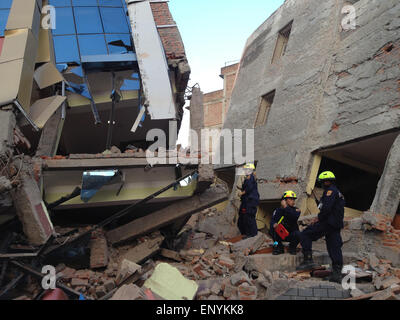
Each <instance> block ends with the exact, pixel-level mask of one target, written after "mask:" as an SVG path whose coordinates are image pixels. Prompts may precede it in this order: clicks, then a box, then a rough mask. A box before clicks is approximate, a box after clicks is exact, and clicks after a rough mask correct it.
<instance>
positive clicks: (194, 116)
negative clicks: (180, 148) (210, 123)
mask: <svg viewBox="0 0 400 320" xmlns="http://www.w3.org/2000/svg"><path fill="white" fill-rule="evenodd" d="M190 128H191V129H192V130H194V131H196V133H197V137H196V138H197V141H194V139H195V137H193V136H192V135H191V136H190V146H191V150H192V151H194V152H196V151H200V150H201V129H203V128H204V104H203V92H201V90H200V88H193V91H192V99H191V100H190ZM196 142H197V143H196ZM195 145H197V148H194V146H195ZM193 148H194V149H196V150H193Z"/></svg>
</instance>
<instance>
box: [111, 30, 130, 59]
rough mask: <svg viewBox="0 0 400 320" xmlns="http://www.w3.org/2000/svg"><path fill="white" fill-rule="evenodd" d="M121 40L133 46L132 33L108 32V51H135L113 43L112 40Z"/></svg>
mask: <svg viewBox="0 0 400 320" xmlns="http://www.w3.org/2000/svg"><path fill="white" fill-rule="evenodd" d="M118 40H121V41H122V42H123V43H124V45H125V46H129V47H131V46H132V42H131V35H130V34H106V41H107V45H108V52H109V53H110V54H117V53H127V52H133V50H131V49H128V48H126V47H122V46H115V45H111V44H110V42H113V41H118Z"/></svg>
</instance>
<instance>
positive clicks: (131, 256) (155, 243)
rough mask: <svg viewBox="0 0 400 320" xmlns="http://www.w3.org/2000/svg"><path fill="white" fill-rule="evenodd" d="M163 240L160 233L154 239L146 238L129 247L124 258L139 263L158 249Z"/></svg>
mask: <svg viewBox="0 0 400 320" xmlns="http://www.w3.org/2000/svg"><path fill="white" fill-rule="evenodd" d="M163 241H164V237H163V236H161V235H159V236H157V237H156V238H155V239H150V240H147V241H145V242H143V243H141V244H139V245H138V246H136V247H134V248H132V249H130V250H129V251H128V252H127V253H126V254H125V256H124V259H126V260H129V261H131V262H134V263H141V262H143V261H145V260H146V259H148V258H149V257H151V256H153V255H154V254H156V253H157V252H158V251H160V249H161V248H160V246H161V243H162V242H163Z"/></svg>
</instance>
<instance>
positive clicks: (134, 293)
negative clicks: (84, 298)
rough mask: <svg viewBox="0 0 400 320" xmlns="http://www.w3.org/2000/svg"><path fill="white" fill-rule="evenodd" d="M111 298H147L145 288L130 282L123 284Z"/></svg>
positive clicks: (129, 299)
mask: <svg viewBox="0 0 400 320" xmlns="http://www.w3.org/2000/svg"><path fill="white" fill-rule="evenodd" d="M110 300H120V301H121V300H122V301H132V300H146V295H145V294H144V292H143V290H142V289H141V288H139V287H138V286H136V285H134V284H129V285H123V286H122V287H121V288H119V289H118V291H117V292H116V293H115V294H114V295H113V297H112V298H111V299H110Z"/></svg>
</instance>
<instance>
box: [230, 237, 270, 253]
mask: <svg viewBox="0 0 400 320" xmlns="http://www.w3.org/2000/svg"><path fill="white" fill-rule="evenodd" d="M266 239H267V238H266V236H265V234H263V233H261V232H259V233H258V234H257V236H255V237H253V238H248V239H245V240H242V241H239V242H237V243H234V244H233V245H232V247H231V249H232V251H233V252H241V253H244V254H245V255H249V254H250V253H255V252H256V251H257V250H258V249H259V248H260V247H261V246H262V245H263V244H264V242H265V241H266Z"/></svg>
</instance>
